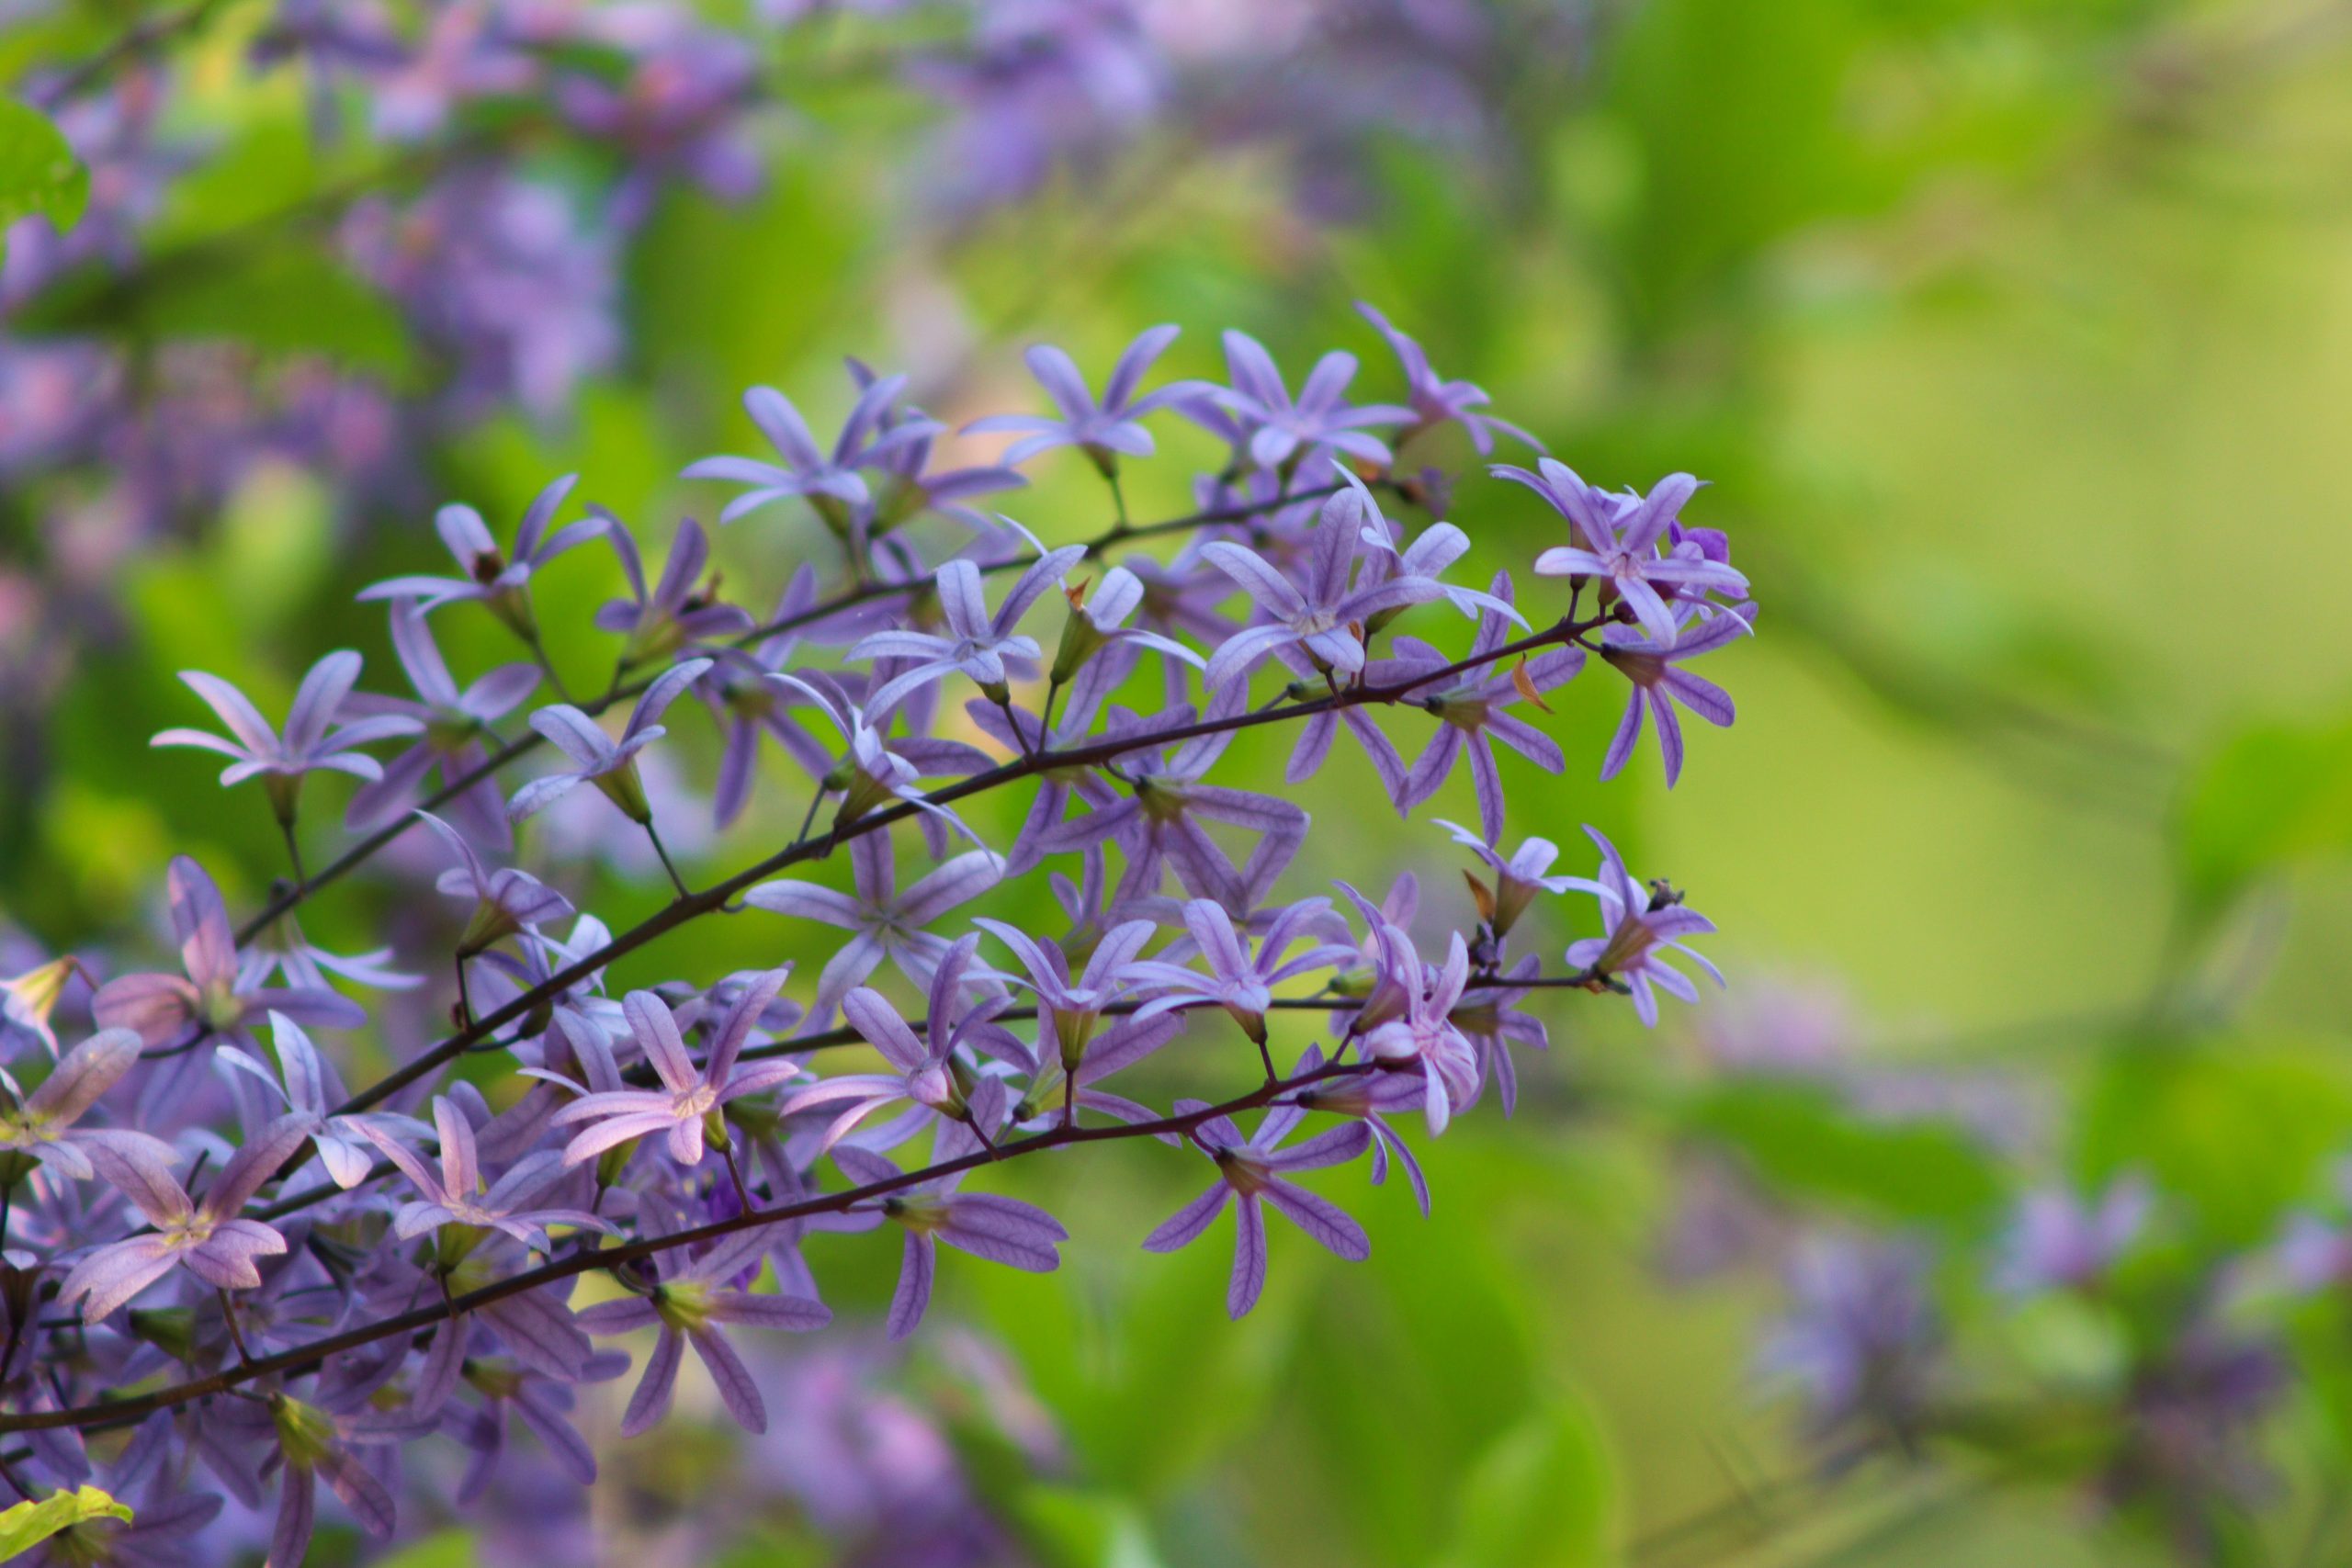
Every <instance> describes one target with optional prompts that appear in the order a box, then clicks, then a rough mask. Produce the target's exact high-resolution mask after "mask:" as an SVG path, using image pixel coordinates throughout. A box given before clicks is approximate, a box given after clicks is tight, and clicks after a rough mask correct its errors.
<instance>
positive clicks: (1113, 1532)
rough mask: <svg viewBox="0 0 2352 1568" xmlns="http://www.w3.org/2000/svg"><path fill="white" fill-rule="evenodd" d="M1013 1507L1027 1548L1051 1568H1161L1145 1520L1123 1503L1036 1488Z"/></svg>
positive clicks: (1015, 1498) (1065, 1489)
mask: <svg viewBox="0 0 2352 1568" xmlns="http://www.w3.org/2000/svg"><path fill="white" fill-rule="evenodd" d="M1012 1512H1013V1515H1014V1518H1015V1520H1016V1522H1017V1523H1018V1524H1019V1526H1020V1528H1021V1533H1022V1536H1023V1541H1024V1543H1025V1544H1026V1545H1027V1546H1028V1547H1029V1548H1030V1549H1031V1550H1032V1551H1035V1553H1036V1554H1037V1556H1038V1558H1039V1559H1040V1560H1042V1561H1043V1562H1046V1564H1048V1565H1049V1568H1159V1562H1160V1558H1159V1553H1158V1552H1157V1551H1153V1550H1152V1545H1151V1537H1150V1535H1149V1532H1148V1531H1147V1530H1146V1529H1145V1528H1144V1521H1143V1517H1142V1516H1141V1515H1140V1514H1138V1513H1136V1508H1135V1505H1134V1504H1132V1503H1130V1502H1128V1501H1127V1500H1126V1499H1125V1498H1123V1497H1119V1496H1116V1495H1112V1494H1109V1493H1103V1492H1090V1491H1082V1490H1080V1489H1078V1488H1075V1487H1069V1486H1048V1485H1033V1486H1029V1487H1026V1488H1023V1489H1021V1490H1018V1491H1016V1492H1014V1493H1013V1494H1012Z"/></svg>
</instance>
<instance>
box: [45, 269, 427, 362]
mask: <svg viewBox="0 0 2352 1568" xmlns="http://www.w3.org/2000/svg"><path fill="white" fill-rule="evenodd" d="M17 324H18V325H19V326H21V328H22V330H24V331H26V332H28V333H36V334H40V333H66V334H79V333H102V334H107V335H111V336H117V337H123V338H130V339H137V340H141V341H145V340H152V339H154V338H159V337H166V338H187V339H193V340H196V341H199V342H220V341H225V342H230V343H241V344H246V345H247V346H249V347H252V348H254V349H257V350H260V351H262V352H263V353H266V354H315V355H322V356H324V357H325V358H327V359H330V360H332V361H334V363H335V364H336V365H338V366H339V367H342V368H344V369H346V370H355V371H360V372H365V373H368V374H373V375H377V376H380V377H384V378H388V379H391V380H394V381H398V380H401V379H402V378H406V377H408V376H409V375H410V374H411V373H412V371H413V368H414V356H413V354H412V353H411V350H410V345H409V339H408V329H407V327H406V326H405V325H404V324H403V323H402V321H401V313H400V311H399V310H397V309H396V308H394V306H393V305H392V303H391V301H390V300H389V299H385V298H384V297H383V296H382V295H381V294H379V293H378V292H377V291H376V290H375V289H374V288H371V287H370V286H369V285H368V284H367V283H365V282H363V281H361V280H360V279H359V278H358V277H356V276H354V275H353V274H352V273H351V272H350V271H348V270H347V269H346V268H345V267H344V266H343V265H342V264H341V263H339V262H337V261H335V260H334V258H333V257H331V256H329V255H328V254H326V253H325V252H324V251H322V250H319V249H317V248H315V247H313V246H310V245H306V244H302V243H296V242H292V241H287V242H281V243H275V244H263V243H256V244H246V245H236V246H228V245H221V246H199V247H195V248H192V249H190V250H189V251H187V252H185V253H183V254H178V255H175V256H165V257H162V258H159V259H158V260H157V261H156V262H155V263H154V264H153V265H149V266H146V267H142V268H141V269H140V270H139V271H137V272H134V273H130V274H128V275H125V276H122V277H120V278H117V277H114V276H108V275H107V274H106V273H104V272H102V271H100V270H97V269H90V270H87V271H85V272H84V273H82V274H81V275H79V276H75V277H70V278H66V279H63V280H61V281H60V282H59V283H58V284H57V285H55V286H54V287H52V288H50V289H48V290H47V291H45V292H44V293H43V294H42V295H41V297H40V300H39V302H38V303H37V304H36V305H35V306H34V307H32V308H30V309H28V310H25V311H24V312H22V314H21V316H20V317H19V318H17Z"/></svg>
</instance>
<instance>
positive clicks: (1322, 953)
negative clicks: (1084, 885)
mask: <svg viewBox="0 0 2352 1568" xmlns="http://www.w3.org/2000/svg"><path fill="white" fill-rule="evenodd" d="M1330 908H1331V901H1330V900H1329V899H1328V898H1302V899H1300V900H1299V901H1298V902H1297V903H1295V904H1293V905H1291V906H1289V907H1288V908H1285V909H1283V911H1282V912H1281V913H1280V914H1279V915H1277V916H1275V917H1274V919H1273V922H1272V925H1270V926H1269V927H1268V928H1267V930H1266V934H1265V935H1264V936H1263V937H1262V938H1261V939H1260V940H1259V942H1258V952H1257V953H1256V955H1255V956H1254V957H1253V956H1252V955H1251V954H1250V950H1249V948H1248V947H1246V946H1245V945H1244V944H1243V942H1242V941H1241V938H1240V936H1239V934H1238V933H1237V932H1236V931H1234V929H1233V918H1232V917H1231V916H1230V915H1228V914H1227V913H1226V912H1225V908H1224V906H1222V905H1220V904H1217V903H1216V902H1214V901H1212V900H1210V899H1207V898H1195V899H1193V900H1192V901H1191V902H1189V903H1187V904H1186V905H1185V906H1184V929H1185V930H1186V931H1189V932H1191V933H1192V938H1193V942H1195V943H1196V944H1197V945H1198V947H1199V949H1200V955H1201V962H1202V963H1203V964H1205V965H1207V973H1205V974H1203V973H1202V972H1201V971H1199V970H1196V969H1193V968H1192V967H1190V966H1189V965H1187V964H1171V963H1170V962H1168V961H1167V960H1166V959H1165V958H1164V957H1162V958H1146V959H1136V960H1135V961H1133V962H1130V963H1129V964H1127V965H1126V967H1125V978H1126V980H1127V981H1128V983H1129V984H1131V985H1133V986H1135V987H1138V988H1148V989H1151V990H1154V991H1156V992H1157V993H1158V994H1157V995H1155V996H1154V997H1153V998H1151V1000H1149V1001H1148V1002H1146V1003H1144V1004H1143V1006H1142V1007H1140V1008H1138V1009H1136V1014H1135V1016H1136V1019H1137V1020H1138V1021H1141V1020H1145V1019H1150V1018H1156V1017H1158V1016H1159V1014H1161V1013H1163V1012H1169V1011H1171V1010H1175V1009H1177V1008H1188V1007H1202V1006H1208V1005H1214V1006H1217V1007H1221V1008H1223V1009H1225V1010H1226V1011H1227V1013H1229V1014H1231V1015H1232V1018H1233V1021H1234V1022H1236V1023H1238V1024H1239V1025H1240V1026H1241V1029H1242V1032H1244V1033H1246V1034H1248V1035H1249V1036H1250V1040H1251V1041H1252V1042H1253V1043H1256V1044H1257V1045H1259V1046H1261V1047H1263V1046H1264V1044H1265V1043H1266V1010H1267V1009H1268V1008H1270V1007H1272V1005H1273V987H1276V986H1279V985H1281V984H1282V983H1283V982H1284V981H1285V980H1291V979H1295V978H1296V977H1297V976H1301V975H1305V974H1307V973H1309V972H1311V971H1313V970H1317V969H1328V968H1331V967H1333V966H1335V965H1338V964H1347V963H1349V962H1351V961H1352V960H1353V959H1354V957H1355V949H1353V948H1351V947H1343V946H1340V945H1339V944H1338V943H1335V942H1317V943H1316V944H1315V945H1314V946H1312V947H1310V948H1308V949H1307V950H1306V951H1305V952H1304V953H1299V954H1298V955H1297V956H1295V957H1291V958H1285V957H1284V956H1283V954H1284V953H1287V952H1288V951H1289V950H1290V949H1291V947H1293V946H1294V945H1295V944H1296V943H1297V942H1301V941H1303V940H1305V939H1306V938H1309V937H1312V936H1313V935H1315V934H1316V931H1317V928H1318V927H1320V926H1321V925H1322V924H1323V923H1324V922H1325V920H1326V919H1328V918H1329V910H1330ZM1106 940H1107V939H1106ZM1268 1070H1269V1071H1270V1072H1271V1071H1272V1066H1271V1065H1270V1066H1269V1068H1268Z"/></svg>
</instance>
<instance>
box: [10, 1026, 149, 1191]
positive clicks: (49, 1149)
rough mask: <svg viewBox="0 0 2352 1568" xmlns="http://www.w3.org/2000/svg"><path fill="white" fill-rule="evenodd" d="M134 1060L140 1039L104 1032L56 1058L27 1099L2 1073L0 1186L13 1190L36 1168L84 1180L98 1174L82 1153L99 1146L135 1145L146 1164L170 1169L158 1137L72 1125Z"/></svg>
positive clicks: (115, 1031) (126, 1032)
mask: <svg viewBox="0 0 2352 1568" xmlns="http://www.w3.org/2000/svg"><path fill="white" fill-rule="evenodd" d="M138 1061H139V1036H138V1035H136V1034H134V1033H132V1032H130V1030H128V1029H102V1030H100V1031H99V1032H97V1033H96V1034H93V1035H92V1036H90V1038H88V1039H87V1040H85V1041H83V1042H82V1043H80V1044H79V1045H76V1046H74V1049H72V1050H71V1051H68V1052H66V1053H65V1055H62V1056H61V1057H60V1058H58V1062H57V1066H54V1067H53V1068H51V1070H50V1075H49V1077H47V1078H45V1079H43V1080H42V1082H41V1085H40V1088H38V1089H34V1090H33V1091H32V1093H30V1094H25V1093H23V1092H22V1091H21V1090H20V1089H18V1088H17V1082H16V1080H15V1079H14V1078H13V1077H7V1076H6V1074H0V1079H5V1081H6V1086H7V1087H6V1091H5V1092H4V1093H0V1186H6V1187H14V1186H15V1185H16V1184H17V1181H19V1180H21V1179H23V1178H24V1176H25V1175H26V1174H27V1173H28V1171H29V1169H30V1168H31V1167H32V1166H33V1165H34V1164H36V1163H38V1164H40V1165H44V1166H47V1167H48V1168H50V1169H51V1170H53V1171H55V1172H56V1173H57V1174H58V1175H59V1176H61V1177H63V1178H65V1179H67V1180H69V1181H88V1180H90V1179H93V1178H94V1177H96V1174H97V1172H96V1170H94V1169H93V1168H91V1165H90V1160H89V1156H88V1154H87V1153H86V1151H87V1150H88V1149H89V1148H90V1147H91V1146H92V1145H99V1144H117V1145H119V1144H130V1145H139V1147H140V1149H141V1152H142V1153H143V1155H144V1157H145V1163H146V1164H148V1165H151V1166H152V1165H155V1164H168V1163H169V1162H170V1161H171V1158H172V1149H171V1145H168V1144H166V1143H164V1141H163V1140H162V1139H160V1138H151V1137H149V1136H148V1135H147V1134H144V1133H131V1132H113V1131H107V1130H102V1129H99V1128H95V1127H89V1128H79V1127H76V1126H75V1125H74V1123H75V1122H79V1121H80V1120H81V1119H82V1118H83V1117H85V1116H86V1115H88V1114H89V1113H90V1111H91V1109H92V1108H93V1107H94V1106H96V1104H97V1103H98V1100H100V1098H102V1097H103V1096H104V1095H105V1094H106V1092H107V1090H108V1089H112V1088H113V1087H114V1086H115V1084H116V1082H117V1081H118V1080H119V1079H120V1078H121V1077H122V1075H123V1074H125V1073H127V1072H129V1071H130V1069H131V1067H132V1066H135V1065H136V1064H137V1063H138Z"/></svg>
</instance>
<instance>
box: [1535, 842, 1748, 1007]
mask: <svg viewBox="0 0 2352 1568" xmlns="http://www.w3.org/2000/svg"><path fill="white" fill-rule="evenodd" d="M1585 831H1586V832H1587V833H1588V834H1589V835H1591V838H1592V841H1593V842H1594V843H1596V844H1598V845H1600V880H1599V881H1597V882H1592V881H1587V880H1586V879H1585V878H1583V877H1577V878H1576V879H1574V881H1573V882H1572V883H1571V884H1570V886H1574V887H1576V888H1577V889H1578V890H1579V891H1581V892H1586V893H1589V894H1591V895H1593V897H1596V898H1598V899H1600V921H1601V925H1602V926H1603V927H1604V928H1605V930H1606V931H1607V933H1608V934H1607V935H1605V936H1597V937H1587V938H1586V939H1585V940H1583V941H1582V942H1572V943H1570V944H1569V946H1568V953H1567V961H1568V963H1569V964H1573V965H1575V966H1576V967H1577V968H1579V969H1586V970H1589V971H1591V972H1592V973H1594V974H1596V975H1600V976H1605V977H1607V978H1610V979H1613V980H1622V981H1623V982H1624V983H1625V985H1626V986H1627V987H1630V988H1631V989H1632V991H1633V995H1634V1011H1635V1012H1636V1013H1638V1014H1640V1015H1641V1020H1642V1021H1643V1022H1644V1023H1646V1024H1648V1025H1650V1026H1651V1027H1653V1028H1655V1027H1657V989H1663V990H1665V991H1667V992H1668V993H1669V994H1670V995H1673V996H1677V997H1679V998H1682V999H1683V1000H1684V1001H1686V1002H1695V1001H1697V1000H1698V999H1699V992H1698V988H1697V987H1694V986H1692V985H1691V980H1690V977H1689V976H1685V975H1684V974H1683V973H1682V972H1681V971H1679V970H1678V969H1676V968H1674V967H1673V966H1671V965H1670V964H1667V963H1666V962H1665V958H1664V954H1665V953H1668V952H1674V953H1681V954H1682V955H1683V956H1684V957H1686V958H1688V959H1690V960H1691V962H1692V963H1693V964H1697V965H1699V967H1700V968H1702V969H1703V970H1705V971H1706V972H1707V975H1708V976H1709V977H1710V978H1711V979H1713V981H1714V982H1715V984H1716V985H1718V986H1720V985H1722V984H1723V983H1724V977H1723V972H1722V971H1721V970H1719V969H1717V968H1716V967H1715V966H1714V965H1713V964H1710V963H1708V962H1707V961H1706V960H1705V959H1704V958H1702V957H1701V956H1700V955H1699V954H1698V953H1693V952H1691V949H1690V948H1688V947H1686V946H1685V945H1683V942H1682V939H1683V938H1684V937H1689V936H1698V935H1701V934H1702V933H1704V932H1707V931H1713V930H1714V929H1715V923H1714V922H1713V920H1711V919H1707V918H1706V917H1705V916H1704V915H1702V914H1699V913H1697V912H1696V911H1695V910H1691V909H1688V908H1684V907H1683V905H1682V903H1681V900H1680V897H1679V895H1675V894H1671V893H1669V892H1668V891H1667V890H1665V888H1664V886H1663V885H1660V886H1659V887H1658V888H1657V889H1656V890H1653V891H1645V890H1644V889H1643V888H1642V887H1641V886H1639V885H1638V884H1636V883H1635V882H1634V878H1633V876H1632V874H1630V873H1628V872H1627V871H1626V869H1625V863H1624V862H1623V860H1621V859H1619V858H1618V854H1617V846H1616V845H1614V844H1612V843H1611V842H1610V841H1609V840H1608V839H1607V837H1605V836H1604V835H1603V834H1602V833H1601V831H1600V829H1598V828H1587V829H1585Z"/></svg>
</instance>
